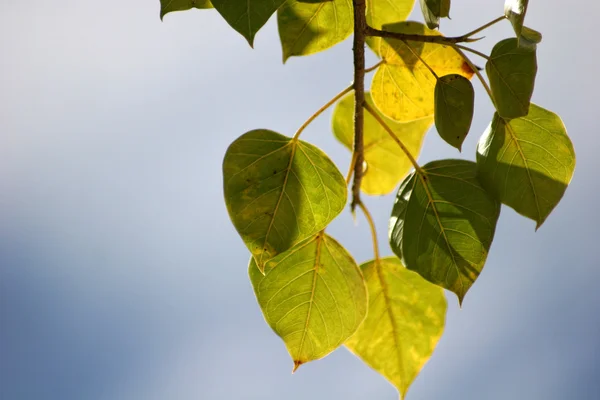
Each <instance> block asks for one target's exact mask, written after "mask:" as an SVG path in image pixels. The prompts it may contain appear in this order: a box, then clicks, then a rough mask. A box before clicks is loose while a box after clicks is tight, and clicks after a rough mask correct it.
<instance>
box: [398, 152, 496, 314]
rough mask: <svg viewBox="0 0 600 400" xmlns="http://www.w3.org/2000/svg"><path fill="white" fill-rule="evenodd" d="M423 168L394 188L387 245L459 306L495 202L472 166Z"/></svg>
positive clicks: (482, 251) (491, 225) (484, 245)
mask: <svg viewBox="0 0 600 400" xmlns="http://www.w3.org/2000/svg"><path fill="white" fill-rule="evenodd" d="M422 169H423V172H422V173H420V172H413V173H412V174H410V175H409V176H408V177H407V178H406V179H405V180H404V182H403V183H402V185H401V186H400V189H399V190H398V195H397V197H396V202H395V204H394V208H393V210H392V217H391V219H390V229H389V239H390V245H391V246H392V250H393V251H394V253H396V255H398V257H400V258H401V260H402V263H403V264H404V265H406V267H407V268H408V269H411V270H413V271H416V272H418V273H419V274H420V275H421V276H422V277H423V278H425V279H427V280H428V281H429V282H431V283H434V284H436V285H439V286H441V287H443V288H446V289H448V290H451V291H452V292H454V293H456V295H457V296H458V301H459V303H462V300H463V298H464V296H465V294H466V293H467V291H468V290H469V288H470V287H471V285H473V283H474V282H475V280H476V279H477V277H478V276H479V273H480V272H481V270H482V269H483V266H484V264H485V260H486V258H487V255H488V251H489V249H490V246H491V244H492V240H493V238H494V232H495V230H496V222H497V220H498V216H499V214H500V203H498V202H497V201H496V200H495V199H494V198H493V197H492V196H491V195H490V194H489V193H488V192H487V191H486V190H485V189H484V188H483V187H482V186H481V185H480V184H479V181H478V179H477V165H476V164H475V163H473V162H470V161H465V160H440V161H433V162H431V163H429V164H427V165H425V166H424V167H422Z"/></svg>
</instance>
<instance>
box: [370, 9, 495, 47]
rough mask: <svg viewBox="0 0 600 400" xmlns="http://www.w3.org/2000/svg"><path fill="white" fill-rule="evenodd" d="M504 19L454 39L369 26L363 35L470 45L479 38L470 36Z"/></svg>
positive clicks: (493, 21)
mask: <svg viewBox="0 0 600 400" xmlns="http://www.w3.org/2000/svg"><path fill="white" fill-rule="evenodd" d="M504 19H506V17H505V16H504V15H503V16H501V17H498V18H496V19H494V20H492V21H490V22H488V23H487V24H485V25H482V26H480V27H479V28H477V29H475V30H473V31H471V32H469V33H466V34H464V35H462V36H455V37H445V36H438V35H419V34H411V33H398V32H389V31H382V30H381V29H375V28H372V27H370V26H367V27H366V30H365V34H366V35H367V36H378V37H382V38H389V39H398V40H411V41H413V42H425V43H437V44H446V45H453V44H457V43H471V42H476V41H478V40H479V39H481V38H472V37H471V36H473V35H475V34H476V33H479V32H481V31H482V30H484V29H487V28H489V27H490V26H492V25H494V24H496V23H498V22H500V21H502V20H504Z"/></svg>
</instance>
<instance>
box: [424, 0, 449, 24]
mask: <svg viewBox="0 0 600 400" xmlns="http://www.w3.org/2000/svg"><path fill="white" fill-rule="evenodd" d="M420 1H421V12H422V13H423V17H424V18H425V22H426V23H427V27H428V28H429V29H436V28H437V27H439V26H440V18H446V17H448V16H449V14H450V0H420Z"/></svg>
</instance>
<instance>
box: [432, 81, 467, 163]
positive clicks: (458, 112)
mask: <svg viewBox="0 0 600 400" xmlns="http://www.w3.org/2000/svg"><path fill="white" fill-rule="evenodd" d="M474 105H475V91H474V90H473V85H471V82H470V81H469V80H468V79H467V78H465V77H464V76H461V75H458V74H452V75H444V76H442V77H441V78H440V79H438V81H437V83H436V85H435V127H436V128H437V131H438V133H439V134H440V136H441V137H442V139H444V140H445V141H446V142H447V143H448V144H449V145H450V146H453V147H456V148H457V149H458V150H459V151H460V149H461V147H462V144H463V142H464V140H465V138H466V137H467V134H468V133H469V129H470V128H471V121H472V120H473V109H474Z"/></svg>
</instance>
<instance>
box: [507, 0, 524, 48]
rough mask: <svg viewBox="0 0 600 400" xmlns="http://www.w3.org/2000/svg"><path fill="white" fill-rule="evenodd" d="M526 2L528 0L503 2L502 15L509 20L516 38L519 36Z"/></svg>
mask: <svg viewBox="0 0 600 400" xmlns="http://www.w3.org/2000/svg"><path fill="white" fill-rule="evenodd" d="M528 3H529V0H506V1H505V2H504V15H506V18H508V19H509V20H510V22H511V24H512V26H513V29H514V30H515V33H516V34H517V40H519V39H520V38H521V32H522V29H523V21H524V20H525V14H526V13H527V4H528Z"/></svg>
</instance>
